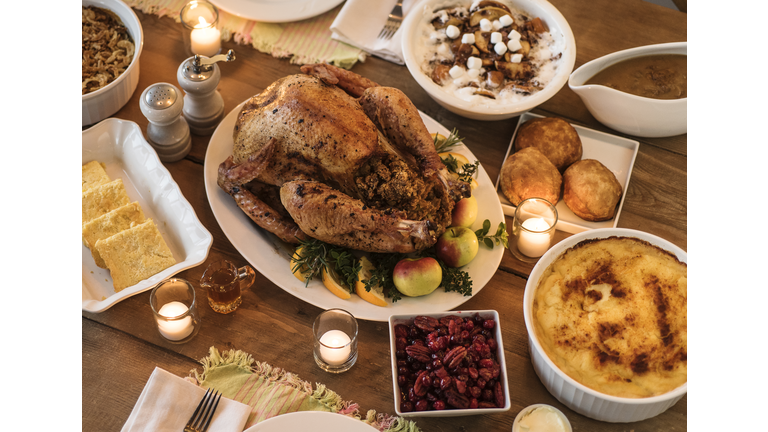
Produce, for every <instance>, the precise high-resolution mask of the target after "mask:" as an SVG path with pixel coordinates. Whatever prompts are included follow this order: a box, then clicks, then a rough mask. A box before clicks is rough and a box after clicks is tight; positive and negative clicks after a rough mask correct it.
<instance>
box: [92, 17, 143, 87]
mask: <svg viewBox="0 0 768 432" xmlns="http://www.w3.org/2000/svg"><path fill="white" fill-rule="evenodd" d="M135 49H136V48H135V46H134V44H133V40H131V35H129V34H128V30H127V29H126V28H125V26H124V25H123V23H122V22H121V21H120V18H118V17H117V15H115V14H114V13H112V12H111V11H108V10H106V9H101V8H97V7H93V6H88V7H83V94H88V93H90V92H93V91H96V90H98V89H100V88H102V87H105V86H106V85H107V84H109V83H111V82H112V81H114V80H116V79H117V77H118V76H120V74H121V73H123V72H124V71H125V69H126V68H127V67H128V65H130V64H131V60H133V54H134V51H135Z"/></svg>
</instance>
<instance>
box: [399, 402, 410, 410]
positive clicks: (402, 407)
mask: <svg viewBox="0 0 768 432" xmlns="http://www.w3.org/2000/svg"><path fill="white" fill-rule="evenodd" d="M400 411H402V412H411V411H413V404H412V403H410V402H403V403H401V404H400Z"/></svg>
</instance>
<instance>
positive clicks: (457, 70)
mask: <svg viewBox="0 0 768 432" xmlns="http://www.w3.org/2000/svg"><path fill="white" fill-rule="evenodd" d="M448 74H449V75H451V78H453V79H456V78H459V77H460V76H462V75H464V68H463V67H461V66H454V67H452V68H451V69H450V70H449V71H448Z"/></svg>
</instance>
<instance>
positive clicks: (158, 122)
mask: <svg viewBox="0 0 768 432" xmlns="http://www.w3.org/2000/svg"><path fill="white" fill-rule="evenodd" d="M183 106H184V100H183V99H182V97H181V91H180V90H179V89H177V88H176V86H174V85H173V84H168V83H156V84H152V85H151V86H149V87H147V88H146V89H145V90H144V92H143V93H142V94H141V98H140V99H139V107H140V108H141V113H142V114H144V116H145V117H146V118H147V120H149V124H148V125H147V140H148V141H149V143H150V144H151V145H152V147H153V148H154V149H155V152H157V156H158V157H159V158H160V160H161V161H163V162H176V161H177V160H179V159H182V158H183V157H184V156H186V155H187V154H188V153H189V150H190V149H191V148H192V137H191V136H190V135H189V126H188V125H187V122H186V121H185V120H184V118H183V117H182V116H181V112H182V110H183Z"/></svg>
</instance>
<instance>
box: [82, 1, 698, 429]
mask: <svg viewBox="0 0 768 432" xmlns="http://www.w3.org/2000/svg"><path fill="white" fill-rule="evenodd" d="M550 2H551V3H552V4H553V5H554V6H555V7H556V8H557V9H558V10H559V11H560V12H561V13H562V14H563V15H564V16H565V18H566V19H567V20H568V23H569V24H570V26H571V29H572V30H573V34H574V36H575V38H576V47H577V50H576V51H577V56H576V67H579V66H580V65H582V64H584V63H586V62H588V61H590V60H593V59H595V58H598V57H601V56H603V55H606V54H609V53H612V52H615V51H619V50H623V49H627V48H633V47H638V46H642V45H650V44H656V43H665V42H680V41H686V40H687V15H686V14H685V13H683V12H679V11H675V10H672V9H668V8H665V7H662V6H658V5H655V4H652V3H649V2H645V1H642V0H619V1H615V0H593V1H590V2H582V1H577V0H551V1H550ZM136 14H137V15H138V16H139V19H140V20H141V24H142V26H143V30H144V40H145V43H144V49H143V53H142V55H141V75H140V80H139V84H138V87H137V89H136V91H135V93H134V94H133V96H132V98H131V99H130V100H129V101H128V103H127V104H126V105H125V106H124V107H123V108H122V109H121V110H119V111H118V112H117V113H116V114H114V116H113V117H115V118H120V119H125V120H130V121H133V122H135V123H137V124H138V125H139V127H140V128H141V130H142V131H143V132H144V133H145V136H146V130H147V124H148V122H147V119H146V118H145V117H144V116H143V115H142V113H141V111H140V109H139V97H140V95H141V92H142V90H144V89H145V88H147V87H148V86H150V85H152V84H154V83H158V82H168V83H173V84H177V80H176V71H177V69H178V67H179V65H180V64H181V63H182V62H183V61H184V60H185V59H186V58H187V57H188V56H187V54H185V52H186V51H185V49H184V46H183V44H184V39H183V37H182V26H181V24H179V23H176V22H174V20H173V19H171V18H168V17H162V18H159V17H157V16H155V15H152V14H146V13H142V12H140V11H138V10H136ZM223 48H224V50H226V49H230V48H231V49H234V50H235V51H236V55H237V59H236V61H234V62H232V63H227V64H225V65H223V66H222V67H221V81H220V83H219V87H218V90H219V92H220V93H221V95H222V97H223V99H224V106H225V112H230V111H231V110H232V109H234V108H235V107H236V106H238V105H239V104H240V103H241V102H243V101H244V100H246V99H247V98H249V97H251V96H253V95H255V94H257V93H259V92H261V91H262V90H263V89H264V88H266V87H267V86H268V85H269V84H270V83H272V82H274V81H275V80H277V79H278V78H281V77H283V76H286V75H289V74H295V73H299V72H300V71H299V65H296V64H291V63H290V62H289V60H287V59H278V58H275V57H272V56H270V55H269V54H265V53H261V52H259V51H257V50H255V49H254V48H252V47H250V46H244V45H237V44H236V43H235V42H232V41H229V42H223ZM351 70H352V71H353V72H356V73H358V74H360V75H362V76H364V77H367V78H369V79H371V80H373V81H375V82H377V83H379V84H381V85H383V86H391V87H396V88H398V89H400V90H402V91H403V92H404V93H405V94H406V95H407V96H408V97H410V99H411V100H412V101H413V103H414V104H415V105H416V107H417V108H418V109H419V110H421V111H422V112H424V113H426V114H427V115H429V116H430V117H432V118H433V119H435V120H436V121H437V122H439V123H440V124H442V125H443V126H445V127H446V128H447V129H449V130H451V129H453V128H457V129H458V131H459V133H460V135H461V136H462V137H464V143H465V144H466V146H467V147H468V148H469V149H470V150H471V151H472V153H473V154H474V155H475V156H476V157H477V158H478V160H479V161H480V162H481V163H482V166H483V168H484V169H485V171H486V172H487V173H488V175H489V176H490V178H491V179H492V180H494V181H495V180H496V178H497V176H498V174H499V171H500V168H501V163H502V161H503V159H504V156H505V153H506V151H507V148H508V146H509V143H510V139H511V137H512V135H513V132H514V130H515V127H516V125H517V122H518V118H517V117H516V118H511V119H508V120H501V121H492V122H487V121H478V120H470V119H467V118H463V117H461V116H458V115H456V114H453V113H451V112H449V111H447V110H446V109H444V108H442V107H441V106H440V105H438V104H437V103H436V102H435V101H433V100H432V99H431V98H430V97H429V96H428V95H427V93H426V92H425V91H424V90H422V88H421V87H420V86H419V85H418V84H417V83H416V81H415V80H414V79H413V78H412V76H411V75H410V73H409V72H408V69H407V68H406V67H405V66H401V65H397V64H394V63H391V62H388V61H384V60H381V59H379V58H376V57H368V58H367V59H366V60H365V61H364V62H358V63H357V64H355V65H354V67H352V69H351ZM532 112H533V113H536V114H541V115H545V116H557V117H562V118H564V119H566V120H568V121H569V122H571V123H572V124H575V125H579V126H584V127H587V128H591V129H594V130H597V131H601V132H605V133H609V134H613V135H616V136H620V137H624V138H628V139H632V140H636V141H639V143H640V144H639V151H638V153H637V157H636V160H635V164H634V169H633V170H632V173H631V179H630V181H629V184H628V187H627V191H626V198H625V201H624V205H623V209H622V212H621V215H620V218H619V220H618V224H617V226H618V227H621V228H631V229H635V230H640V231H645V232H648V233H651V234H654V235H656V236H659V237H662V238H664V239H666V240H669V241H670V242H672V243H674V244H675V245H677V246H679V247H680V248H682V249H683V250H687V232H686V231H687V198H686V195H687V135H679V136H674V137H668V138H640V137H635V136H629V135H624V134H622V133H619V132H616V131H613V130H611V129H609V128H607V127H605V126H603V125H602V124H600V123H599V122H598V121H597V120H595V118H594V117H593V116H592V115H591V114H590V113H589V111H587V108H586V107H585V105H584V104H583V103H582V101H581V99H579V97H578V96H577V95H576V94H575V93H574V92H573V91H571V90H570V89H569V88H568V86H567V85H565V86H564V87H563V88H562V89H561V90H560V91H559V92H558V93H557V94H556V95H555V96H554V97H552V98H551V99H549V100H548V101H546V102H545V103H543V104H541V105H540V106H538V107H536V108H535V109H533V110H532ZM210 138H211V136H210V135H203V136H198V135H193V137H192V149H191V151H190V152H189V154H188V155H187V156H186V157H185V158H183V159H182V160H180V161H177V162H172V163H165V166H166V168H167V169H168V170H169V171H170V173H171V175H172V176H173V179H174V180H175V181H176V183H178V185H179V187H180V189H181V191H182V193H183V194H184V196H185V197H186V199H187V200H188V201H189V203H190V204H191V205H192V207H193V208H194V211H195V212H196V214H197V217H198V218H199V219H200V221H201V222H202V224H203V225H204V226H205V228H206V229H207V230H208V231H209V232H210V233H211V234H212V236H213V245H212V247H211V249H210V252H209V255H208V257H207V259H206V260H205V261H204V262H203V263H201V264H200V265H198V266H196V267H194V268H190V269H188V270H184V271H182V272H180V273H178V275H177V276H176V277H180V278H184V279H186V280H188V281H191V282H192V283H193V285H194V287H195V290H196V296H197V297H198V298H199V299H205V298H206V292H205V291H204V290H203V288H202V287H200V284H199V281H200V277H201V275H202V273H203V271H204V270H205V268H206V267H207V266H208V265H209V264H210V263H212V262H214V261H217V260H222V259H226V260H230V261H232V262H234V263H235V264H236V265H238V266H243V265H246V264H249V263H248V262H247V261H246V259H245V258H244V257H243V256H242V255H241V254H240V253H239V252H238V251H237V250H236V249H235V248H234V247H233V245H232V243H231V242H230V240H229V239H228V238H227V236H226V235H225V234H224V232H223V231H222V228H221V226H220V225H219V223H218V222H217V219H216V217H215V216H214V214H213V212H212V210H211V206H210V205H209V202H208V198H207V196H206V192H205V187H204V176H203V171H204V160H205V153H206V149H207V147H208V143H209V140H210ZM506 223H507V227H511V225H512V218H510V217H507V218H506ZM253 229H257V228H256V227H255V226H254V228H253ZM570 235H571V234H569V233H566V232H562V231H558V232H557V233H556V237H555V240H556V241H560V240H562V239H565V238H567V237H568V236H570ZM533 265H534V264H532V263H524V262H521V261H519V260H518V259H516V258H515V257H514V256H513V255H512V253H510V251H509V250H505V251H504V255H503V258H502V260H501V264H500V266H499V268H498V269H497V270H496V272H495V273H494V274H493V276H492V277H491V279H490V281H489V282H488V283H487V284H486V285H485V286H484V287H483V288H482V290H481V291H479V292H476V293H475V294H474V295H473V296H472V297H468V298H467V301H466V303H464V304H463V305H461V309H462V310H476V309H495V310H497V311H498V313H499V316H500V322H501V328H502V335H503V341H504V352H505V357H506V370H507V373H508V381H509V389H510V399H511V403H512V407H511V409H510V410H509V411H507V412H504V413H499V414H487V415H476V416H466V417H429V418H428V417H418V416H417V417H414V418H413V420H414V421H415V422H416V424H417V425H418V426H419V427H420V428H421V429H422V430H423V431H480V430H489V431H490V430H493V431H509V430H511V428H512V423H513V421H514V418H515V416H516V414H517V413H518V412H519V411H520V410H521V409H523V408H525V407H526V406H528V405H531V404H535V403H544V404H550V405H553V406H555V407H557V408H559V409H560V410H562V411H563V413H565V415H566V416H567V417H568V419H569V420H570V422H571V425H572V426H573V430H574V431H593V432H600V431H683V430H686V429H687V425H686V423H687V397H683V398H682V399H681V400H680V401H679V402H678V403H677V404H676V405H674V406H673V407H671V408H670V409H669V410H667V411H666V412H664V413H662V414H660V415H658V416H656V417H653V418H650V419H647V420H644V421H641V422H636V423H628V424H612V423H605V422H600V421H596V420H593V419H591V418H588V417H585V416H583V415H581V414H578V413H576V412H574V411H572V410H570V409H568V408H567V407H566V406H565V405H563V404H562V403H560V402H559V401H558V400H556V399H555V398H554V397H553V396H552V395H551V394H550V393H549V392H548V391H547V389H546V388H545V387H544V385H543V384H542V382H541V381H540V380H539V378H538V376H537V375H536V373H535V372H534V369H533V366H532V364H531V360H530V354H529V352H528V334H527V331H526V327H525V323H524V319H523V292H524V289H525V285H526V282H527V279H528V277H529V275H530V273H531V270H532V268H533ZM286 271H288V269H287V268H286ZM149 295H150V293H149V292H148V291H147V292H143V293H141V294H137V295H134V296H131V297H129V298H126V299H125V300H123V301H121V302H119V303H117V304H115V305H114V306H112V307H111V308H109V309H107V310H106V311H104V312H101V313H89V312H85V311H83V313H82V425H83V430H85V431H118V430H120V429H121V428H122V426H123V424H124V423H125V421H126V419H127V418H128V416H129V414H130V413H131V410H132V408H133V407H134V405H135V404H136V401H137V399H138V397H139V394H140V393H141V391H142V389H143V387H144V385H145V384H146V382H147V380H148V378H149V376H150V374H151V373H152V371H153V370H154V368H155V367H160V368H163V369H165V370H167V371H169V372H171V373H173V374H176V375H178V376H188V375H189V373H190V371H191V370H193V369H198V370H200V369H201V366H200V363H199V360H200V359H201V358H203V357H205V356H207V355H208V351H209V348H210V347H216V348H217V349H219V350H220V351H224V350H229V349H238V350H242V351H244V352H247V353H249V354H251V355H252V356H253V357H254V359H256V360H258V361H260V362H265V363H267V364H270V365H273V366H276V367H281V368H283V369H285V370H286V371H290V372H292V373H294V374H296V375H298V376H299V377H300V378H301V379H303V380H305V381H307V382H311V383H322V384H325V385H326V386H327V387H328V388H330V389H332V390H334V391H335V392H337V393H338V394H339V395H341V397H342V398H344V399H345V400H350V401H354V402H355V403H357V404H359V406H360V411H361V412H362V413H365V412H366V411H367V410H371V409H372V410H376V411H377V412H379V413H388V414H395V406H394V396H393V388H392V372H391V367H390V349H389V347H390V345H389V331H388V326H387V324H386V323H385V322H377V321H368V320H359V357H358V359H357V363H356V364H355V365H354V366H353V367H352V368H351V369H350V370H349V371H347V372H345V373H342V374H330V373H326V372H324V371H322V370H321V369H320V368H319V367H318V366H317V365H316V364H315V361H314V359H313V354H312V348H311V338H312V324H313V321H314V320H315V317H317V315H318V314H320V313H321V312H322V309H321V308H319V307H316V306H314V305H313V304H310V303H307V302H305V301H303V300H301V299H299V298H297V297H294V296H293V295H291V294H289V293H288V292H287V291H285V290H283V289H282V288H280V287H279V286H277V285H275V284H274V283H272V282H270V280H269V279H267V278H266V277H265V276H264V275H262V274H260V273H257V275H256V281H255V284H254V285H253V287H252V288H251V289H248V290H246V291H244V292H243V295H242V297H243V303H242V305H241V306H240V308H239V309H238V310H237V311H236V312H234V313H232V314H228V315H222V314H219V313H215V312H214V311H213V310H212V309H211V308H210V307H209V306H208V305H207V304H206V303H205V301H201V302H199V311H200V314H201V316H202V317H201V319H202V327H201V329H200V331H199V333H198V334H197V335H196V336H195V337H194V338H193V339H192V340H191V341H189V342H188V343H185V344H171V343H169V342H167V341H165V340H164V339H163V338H162V337H161V336H160V334H159V333H158V331H157V326H156V324H155V321H154V319H153V313H152V310H151V308H150V304H149ZM388 307H390V308H391V310H392V313H396V311H397V305H396V304H394V305H390V306H388Z"/></svg>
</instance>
